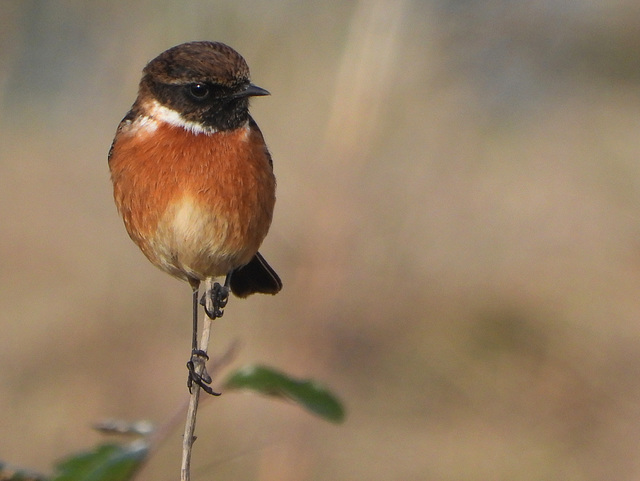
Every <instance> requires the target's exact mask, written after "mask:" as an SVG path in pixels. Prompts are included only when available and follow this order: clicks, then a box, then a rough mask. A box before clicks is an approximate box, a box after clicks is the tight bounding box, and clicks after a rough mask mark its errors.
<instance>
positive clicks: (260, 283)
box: [229, 252, 282, 297]
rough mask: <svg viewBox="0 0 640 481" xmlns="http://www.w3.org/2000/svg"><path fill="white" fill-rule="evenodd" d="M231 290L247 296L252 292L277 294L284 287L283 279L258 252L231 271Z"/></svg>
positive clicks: (240, 295)
mask: <svg viewBox="0 0 640 481" xmlns="http://www.w3.org/2000/svg"><path fill="white" fill-rule="evenodd" d="M229 287H231V292H233V293H234V294H235V295H236V296H238V297H247V296H249V295H251V294H255V293H257V292H258V293H260V294H277V293H278V292H280V289H282V281H281V280H280V278H279V277H278V274H276V271H274V270H273V269H272V268H271V266H270V265H269V264H267V261H265V260H264V257H262V256H261V255H260V253H259V252H256V255H255V256H253V258H252V259H251V260H250V261H249V263H248V264H247V265H244V266H242V267H239V268H238V269H236V270H235V271H233V272H232V273H231V280H230V283H229Z"/></svg>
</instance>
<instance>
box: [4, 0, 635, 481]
mask: <svg viewBox="0 0 640 481" xmlns="http://www.w3.org/2000/svg"><path fill="white" fill-rule="evenodd" d="M0 21H1V22H2V25H1V28H0V96H1V97H0V102H1V111H0V322H1V326H2V330H1V333H2V334H1V335H0V432H1V434H0V459H3V460H5V461H8V462H11V463H13V464H16V465H21V466H27V467H31V468H35V469H38V470H41V471H47V470H48V469H49V467H50V466H51V463H52V462H53V461H54V460H55V459H58V458H59V457H60V456H63V455H65V454H67V453H70V452H73V451H77V450H81V449H85V448H87V447H89V446H91V445H93V444H95V443H97V442H99V441H101V440H102V437H101V436H100V435H99V434H97V433H95V432H93V431H92V430H91V429H90V425H91V424H92V423H93V422H94V421H97V420H100V419H103V418H107V417H117V418H124V419H129V420H135V419H149V420H151V421H153V422H155V423H158V424H162V423H165V422H167V421H168V420H169V419H170V418H171V417H172V416H173V415H174V414H175V413H176V411H177V409H179V407H180V405H181V403H182V402H183V401H184V400H185V398H186V388H185V374H186V371H185V367H184V364H185V362H186V360H187V356H188V353H189V342H190V337H189V336H190V325H189V322H190V319H189V309H190V295H189V288H188V287H187V285H186V284H183V283H180V282H179V281H176V280H174V279H172V278H170V277H168V276H166V275H165V274H163V273H161V272H160V271H158V270H156V269H155V268H154V267H152V266H151V265H150V264H149V263H148V262H147V261H146V259H144V257H143V256H142V254H140V253H139V252H138V250H137V249H136V248H135V246H134V245H133V243H132V242H131V241H130V240H129V239H128V238H127V236H126V234H125V231H124V228H123V226H122V225H121V221H120V219H119V218H118V216H117V214H116V212H115V208H114V206H113V203H112V199H111V186H110V182H109V176H108V169H107V163H106V154H107V151H108V149H109V144H110V142H111V139H112V136H113V133H114V130H115V127H116V125H117V124H118V122H119V120H120V119H121V117H122V116H123V115H124V114H125V112H126V111H127V109H128V108H129V106H130V104H131V103H132V102H133V99H134V97H135V93H136V87H137V82H138V80H139V75H140V71H141V69H142V67H143V66H144V64H145V63H146V62H147V61H148V60H149V59H151V58H153V57H154V56H156V55H157V54H158V53H160V52H161V51H163V50H164V49H166V48H168V47H171V46H173V45H175V44H178V43H181V42H184V41H188V40H196V39H197V40H201V39H209V40H220V41H224V42H226V43H228V44H230V45H232V46H233V47H234V48H236V49H237V50H239V51H240V52H241V53H242V54H243V55H244V56H245V57H246V59H247V61H248V62H249V65H250V66H251V69H252V73H253V80H254V81H255V83H256V84H258V85H260V86H262V87H265V88H267V89H269V90H270V91H271V92H272V96H271V97H267V98H260V99H255V100H254V102H253V114H254V116H255V118H256V119H257V121H258V123H259V124H260V126H261V128H262V129H263V132H264V134H265V136H266V138H267V141H268V143H269V145H270V148H271V150H272V152H273V157H274V160H275V166H276V173H277V176H278V181H279V190H278V204H277V206H276V216H275V220H274V223H273V226H272V230H271V234H270V235H269V237H268V238H267V240H266V242H265V244H264V246H263V249H262V251H263V253H264V254H265V256H266V257H267V258H268V259H269V261H270V262H271V263H272V264H273V265H274V266H275V267H276V268H277V270H278V272H279V273H280V275H281V276H282V278H283V280H284V283H285V289H284V290H283V292H282V293H281V294H280V295H278V296H276V297H273V298H271V297H252V298H250V299H249V300H246V301H239V300H237V299H232V301H231V303H230V305H229V306H228V308H227V312H226V314H225V317H224V318H223V319H222V320H221V321H220V322H218V323H217V324H216V326H215V330H214V337H213V344H212V349H213V350H214V352H222V351H223V350H224V349H225V348H226V347H227V346H228V345H229V344H230V343H231V342H232V341H234V340H239V341H240V342H241V343H242V349H241V351H240V353H239V355H238V358H237V359H236V361H235V362H234V366H236V367H237V366H241V365H243V364H245V363H251V362H263V363H267V364H270V365H272V366H276V367H279V368H282V369H284V370H286V371H288V372H290V373H292V374H295V375H297V376H302V377H312V378H316V379H319V380H322V381H323V382H325V383H327V384H328V385H329V386H331V387H332V388H333V389H334V390H335V391H336V392H338V393H339V394H340V395H341V396H342V398H343V399H344V401H345V403H346V405H347V407H348V410H349V417H348V419H347V422H346V423H345V424H344V425H342V426H334V425H331V424H328V423H326V422H324V421H321V420H319V419H317V418H314V417H312V416H311V415H308V414H306V413H304V412H302V411H301V410H299V409H298V408H297V407H292V406H287V405H285V404H282V403H278V402H276V401H271V400H267V399H262V398H259V397H256V396H250V395H241V394H231V393H228V394H227V395H225V396H223V397H222V398H219V399H215V400H211V401H210V402H209V403H207V404H206V405H205V406H204V407H203V410H202V411H201V413H200V418H199V424H198V434H199V439H198V442H197V444H196V451H195V454H194V463H195V466H196V472H195V479H237V480H255V479H257V480H274V481H275V480H277V481H287V480H367V481H375V480H452V481H453V480H500V479H503V480H540V479H545V480H550V479H557V480H576V481H582V480H594V481H595V480H603V479H611V480H613V479H615V480H634V479H638V478H639V477H640V135H639V133H640V53H639V52H640V33H639V32H640V8H638V6H637V2H635V1H632V0H627V1H625V0H620V1H610V2H591V1H583V2H553V1H541V2H522V1H520V2H518V1H516V2H513V1H506V0H505V1H498V0H496V1H486V2H474V1H467V2H464V1H449V2H445V1H436V0H432V1H417V0H416V1H414V2H409V1H393V2H388V3H387V2H382V1H371V2H367V1H363V2H360V3H358V2H343V1H328V2H304V3H303V2H287V1H263V2H255V1H251V2H250V1H237V0H234V1H220V2H213V1H211V2H208V1H191V2H182V1H168V0H163V1H151V0H148V1H135V0H134V1H131V0H126V1H124V0H123V1H101V0H93V1H91V2H87V1H84V0H75V1H74V0H67V1H30V0H3V1H2V2H1V3H0ZM180 436H181V428H180V427H178V428H176V429H174V430H173V431H172V432H171V434H170V435H169V436H168V438H167V440H166V441H165V443H164V444H162V445H161V446H160V447H159V451H158V452H157V453H156V455H155V456H154V457H153V458H152V459H151V461H150V463H149V465H148V466H147V467H146V469H145V471H144V472H143V473H142V474H141V477H140V479H142V480H152V479H153V480H169V479H176V477H177V473H178V467H179V449H180Z"/></svg>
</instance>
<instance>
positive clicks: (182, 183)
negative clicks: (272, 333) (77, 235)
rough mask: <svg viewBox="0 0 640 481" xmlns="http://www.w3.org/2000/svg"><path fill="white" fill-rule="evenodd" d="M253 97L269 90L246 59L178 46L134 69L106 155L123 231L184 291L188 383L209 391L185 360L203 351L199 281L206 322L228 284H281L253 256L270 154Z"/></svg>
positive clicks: (267, 200) (259, 287)
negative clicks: (139, 72) (133, 87)
mask: <svg viewBox="0 0 640 481" xmlns="http://www.w3.org/2000/svg"><path fill="white" fill-rule="evenodd" d="M263 95H269V92H267V91H266V90H264V89H262V88H260V87H257V86H256V85H254V84H252V83H251V82H250V80H249V67H248V66H247V63H246V62H245V60H244V59H243V58H242V56H240V54H238V52H236V51H235V50H233V49H232V48H231V47H229V46H227V45H225V44H222V43H218V42H189V43H184V44H181V45H178V46H176V47H173V48H170V49H169V50H167V51H165V52H163V53H161V54H160V55H159V56H158V57H156V58H155V59H153V60H151V61H150V62H149V63H148V64H147V66H146V67H145V68H144V70H143V76H142V80H141V81H140V87H139V91H138V97H137V99H136V101H135V102H134V104H133V106H132V107H131V110H130V111H129V112H128V113H127V115H126V116H125V117H124V119H122V121H121V122H120V125H119V126H118V129H117V131H116V135H115V138H114V140H113V144H112V145H111V149H110V151H109V169H110V171H111V180H112V181H113V189H114V198H115V202H116V206H117V209H118V212H119V213H120V215H121V216H122V218H123V220H124V225H125V227H126V229H127V232H128V233H129V236H130V237H131V239H133V241H134V242H135V243H136V244H137V245H138V247H139V248H140V249H141V250H142V252H143V253H144V255H145V256H147V258H148V259H149V260H150V261H151V262H152V263H153V264H154V265H155V266H157V267H159V268H160V269H162V270H163V271H165V272H167V273H169V274H171V275H172V276H175V277H177V278H179V279H183V280H186V281H188V282H189V284H190V285H191V287H192V289H193V303H194V305H193V316H194V318H193V324H194V327H193V328H194V333H193V343H194V344H193V346H192V347H193V351H192V360H191V361H190V378H189V387H190V388H191V383H192V382H195V383H197V384H198V385H200V386H201V387H203V388H204V389H205V390H207V392H210V393H213V391H212V390H211V388H210V387H208V386H206V385H205V384H206V383H208V382H210V379H209V380H207V379H204V380H203V379H201V378H200V377H199V376H198V375H197V374H196V373H195V372H194V370H193V362H192V361H193V359H194V356H202V355H203V353H202V352H201V351H198V349H197V337H196V332H197V310H198V289H199V286H200V283H201V282H202V281H205V280H208V281H210V282H209V283H210V284H211V285H213V286H214V288H212V289H210V292H205V296H204V297H203V302H202V304H203V305H205V311H206V313H207V315H208V316H209V317H211V318H215V317H219V316H220V315H222V309H223V308H224V306H225V305H226V302H227V297H228V293H229V290H231V292H232V293H233V294H235V295H236V296H238V297H246V296H248V295H250V294H253V293H265V294H276V293H277V292H279V291H280V289H281V288H282V282H281V281H280V278H279V277H278V275H277V274H276V273H275V271H274V270H273V269H272V268H271V267H270V266H269V264H267V262H266V261H265V260H264V258H263V257H262V256H261V255H260V253H259V252H258V248H259V247H260V245H261V244H262V241H263V240H264V238H265V236H266V235H267V232H268V230H269V226H270V225H271V219H272V216H273V209H274V204H275V190H276V180H275V177H274V174H273V163H272V160H271V155H270V154H269V151H268V149H267V146H266V144H265V141H264V138H263V136H262V133H261V132H260V129H259V128H258V125H257V124H256V122H255V121H254V120H253V118H251V116H250V115H249V98H250V97H255V96H263ZM219 276H226V279H225V283H224V286H221V285H220V284H218V283H215V284H213V283H212V282H211V279H212V278H215V277H219ZM207 296H208V297H209V298H210V299H211V300H212V303H205V302H204V300H205V297H207ZM207 305H208V306H211V305H213V308H212V309H211V308H209V309H208V308H207V307H206V306H207ZM204 356H206V354H204Z"/></svg>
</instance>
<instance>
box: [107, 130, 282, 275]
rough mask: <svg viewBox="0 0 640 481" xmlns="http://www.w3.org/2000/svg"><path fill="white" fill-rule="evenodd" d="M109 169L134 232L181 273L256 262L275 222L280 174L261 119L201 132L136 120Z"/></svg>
mask: <svg viewBox="0 0 640 481" xmlns="http://www.w3.org/2000/svg"><path fill="white" fill-rule="evenodd" d="M109 167H110V170H111V177H112V180H113V184H114V197H115V200H116V205H117V207H118V211H119V212H120V214H121V215H122V217H123V219H124V222H125V226H126V228H127V231H128V232H129V235H130V236H131V238H132V239H133V240H134V241H135V242H136V244H138V246H139V247H140V248H141V249H142V251H143V252H144V253H145V255H146V256H147V257H148V258H149V259H150V260H151V261H152V262H153V263H154V264H156V265H157V266H158V267H160V268H162V269H163V270H165V271H167V272H169V273H171V274H173V275H176V276H177V277H182V278H185V279H188V278H190V277H197V278H204V277H208V276H217V275H223V274H226V273H227V272H228V271H229V270H231V269H233V268H235V267H238V266H239V265H242V264H243V263H246V262H248V261H249V259H250V258H251V257H252V256H253V254H255V252H256V251H257V249H258V247H259V246H260V244H261V243H262V240H263V239H264V237H265V236H266V234H267V231H268V229H269V226H270V224H271V218H272V215H273V208H274V204H275V178H274V176H273V170H272V166H271V160H270V156H269V153H268V151H267V149H266V146H265V144H264V139H263V137H262V134H261V133H260V131H259V129H258V128H257V126H256V125H255V123H253V122H249V123H248V124H247V126H246V127H244V128H241V129H236V130H233V131H224V132H215V133H210V134H205V133H198V134H195V133H192V132H190V131H188V130H186V129H184V128H182V127H176V126H172V125H170V124H167V123H164V122H154V121H147V122H146V123H145V122H140V121H138V123H137V124H136V121H133V122H132V123H130V124H127V125H124V126H123V127H122V128H121V129H120V130H119V133H118V136H117V138H116V141H115V142H114V145H113V150H112V153H111V157H110V160H109Z"/></svg>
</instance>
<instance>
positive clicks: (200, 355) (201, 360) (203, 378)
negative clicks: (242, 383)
mask: <svg viewBox="0 0 640 481" xmlns="http://www.w3.org/2000/svg"><path fill="white" fill-rule="evenodd" d="M208 359H209V356H208V355H207V353H206V352H204V351H202V350H200V349H194V350H193V351H191V359H189V362H187V369H188V370H189V377H188V379H187V387H188V388H189V392H193V391H192V388H193V385H194V384H195V385H196V386H200V387H201V388H202V390H203V391H204V392H206V393H207V394H211V395H212V396H220V394H221V393H219V392H215V391H214V390H213V389H211V386H209V384H211V376H209V373H208V372H207V366H206V362H207V360H208ZM199 365H202V371H201V372H200V373H198V371H197V366H199Z"/></svg>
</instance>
